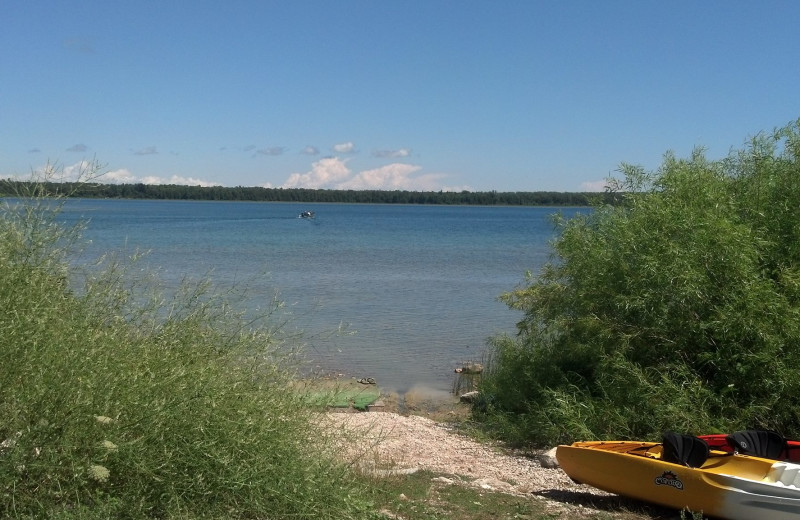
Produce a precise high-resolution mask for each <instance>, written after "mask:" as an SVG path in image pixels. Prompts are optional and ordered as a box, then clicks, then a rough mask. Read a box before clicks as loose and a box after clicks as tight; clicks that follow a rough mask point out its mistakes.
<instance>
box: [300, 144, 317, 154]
mask: <svg viewBox="0 0 800 520" xmlns="http://www.w3.org/2000/svg"><path fill="white" fill-rule="evenodd" d="M300 153H302V154H304V155H319V148H317V147H316V146H311V145H309V146H306V147H305V148H303V149H302V150H301V151H300Z"/></svg>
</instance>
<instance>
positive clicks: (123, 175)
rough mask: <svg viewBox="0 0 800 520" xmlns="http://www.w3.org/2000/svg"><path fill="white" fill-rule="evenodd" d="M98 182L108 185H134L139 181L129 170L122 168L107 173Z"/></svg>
mask: <svg viewBox="0 0 800 520" xmlns="http://www.w3.org/2000/svg"><path fill="white" fill-rule="evenodd" d="M100 181H101V182H105V183H108V184H134V183H137V182H139V179H138V178H137V177H136V176H135V175H134V174H132V173H131V172H130V170H127V169H125V168H122V169H119V170H113V171H110V172H107V173H106V174H105V175H103V177H102V178H101V179H100Z"/></svg>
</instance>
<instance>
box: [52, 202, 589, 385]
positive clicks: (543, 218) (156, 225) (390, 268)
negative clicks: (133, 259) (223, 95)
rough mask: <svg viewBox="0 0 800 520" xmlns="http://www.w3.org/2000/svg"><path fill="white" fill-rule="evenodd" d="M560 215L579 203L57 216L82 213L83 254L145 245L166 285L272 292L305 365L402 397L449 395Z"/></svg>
mask: <svg viewBox="0 0 800 520" xmlns="http://www.w3.org/2000/svg"><path fill="white" fill-rule="evenodd" d="M304 209H312V210H313V211H315V212H316V217H315V218H314V219H313V220H309V219H301V218H298V215H299V213H300V212H301V211H302V210H304ZM556 211H560V212H562V213H564V214H565V215H567V216H569V215H571V214H574V213H575V212H576V211H578V210H576V209H560V210H556V209H553V208H530V207H477V206H454V207H450V206H405V205H404V206H396V205H355V204H288V203H249V202H196V201H140V200H136V201H128V200H70V201H69V202H68V204H67V205H66V207H65V211H64V214H63V216H64V218H66V219H67V220H70V221H72V220H75V219H79V218H85V219H89V225H88V228H87V229H86V231H85V233H84V237H85V238H86V239H88V240H90V241H91V244H90V246H89V247H88V249H87V251H86V254H85V257H92V256H99V255H100V254H102V253H104V252H109V251H118V250H125V251H128V252H131V251H133V250H135V249H140V250H148V251H150V254H149V255H148V257H147V259H146V262H147V263H148V264H149V265H150V266H151V267H154V268H157V269H158V272H159V275H160V276H161V278H162V279H163V280H164V281H165V282H166V283H167V284H176V283H177V282H178V281H179V280H181V279H182V278H184V277H186V276H187V275H188V276H190V277H192V276H203V275H206V274H208V275H210V277H211V278H212V280H213V281H214V282H215V283H218V284H220V285H223V286H224V285H227V284H230V283H232V282H235V283H240V284H242V283H244V284H246V285H247V289H248V293H249V296H248V299H247V300H246V301H245V304H246V305H247V306H249V307H252V309H256V308H267V307H269V305H270V302H271V301H272V299H273V297H274V295H275V293H276V292H277V293H278V297H279V298H280V300H281V301H283V302H284V303H285V307H284V309H283V310H282V312H283V313H284V314H283V316H282V317H281V318H288V326H287V328H286V330H287V331H292V330H298V331H302V335H301V336H300V337H299V338H298V339H297V341H299V342H300V343H302V344H303V345H304V349H305V353H306V356H307V357H308V367H310V368H313V369H315V370H318V371H320V372H324V373H341V374H344V375H346V376H355V377H358V378H361V377H374V378H375V379H376V380H377V381H378V383H379V385H380V386H381V388H382V389H385V390H395V391H398V392H401V393H402V392H406V391H408V390H409V389H412V388H422V389H426V390H429V391H434V392H436V391H442V392H446V391H448V390H449V389H450V388H451V386H452V383H453V377H454V374H453V369H454V368H455V367H456V366H457V365H458V364H460V363H462V362H464V361H467V360H476V361H480V360H481V357H482V355H483V352H484V350H485V345H486V338H488V337H489V336H492V335H494V334H497V333H499V332H510V333H513V332H514V331H515V323H516V322H517V321H518V320H519V319H520V318H521V315H520V314H519V313H518V312H516V311H512V310H510V309H508V307H506V306H505V305H503V304H502V303H500V302H498V301H497V297H498V296H499V295H500V294H501V293H503V292H505V291H509V290H511V289H513V288H514V287H516V286H517V285H518V284H520V283H521V282H522V280H523V278H524V274H525V272H526V271H527V270H530V271H533V272H536V271H538V269H539V267H540V266H541V265H542V264H543V263H544V262H545V261H546V260H547V259H548V258H549V255H550V253H551V249H550V244H549V242H550V240H551V239H552V238H553V236H554V230H553V226H552V223H551V220H550V216H551V215H552V214H553V213H554V212H556ZM276 319H278V317H276ZM338 329H342V331H343V333H334V332H335V331H336V330H338Z"/></svg>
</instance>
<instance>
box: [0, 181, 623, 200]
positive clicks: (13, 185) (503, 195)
mask: <svg viewBox="0 0 800 520" xmlns="http://www.w3.org/2000/svg"><path fill="white" fill-rule="evenodd" d="M30 187H31V183H30V182H29V181H15V180H0V196H16V195H19V194H21V193H28V192H29V191H30ZM39 188H40V189H41V190H42V191H43V193H41V195H44V196H50V195H67V196H69V197H75V198H103V199H165V200H228V201H256V202H343V203H370V204H446V205H457V204H464V205H481V206H589V205H592V204H596V203H598V202H612V201H613V199H612V197H614V194H611V193H589V192H555V191H513V192H498V191H482V192H481V191H475V192H473V191H461V192H449V191H406V190H396V191H385V190H322V189H307V188H261V187H243V186H237V187H222V186H208V187H205V186H183V185H176V184H142V183H138V184H99V183H88V182H72V183H70V182H57V183H56V182H45V183H43V184H41V185H40V186H39Z"/></svg>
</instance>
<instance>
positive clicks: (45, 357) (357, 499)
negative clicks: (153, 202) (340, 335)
mask: <svg viewBox="0 0 800 520" xmlns="http://www.w3.org/2000/svg"><path fill="white" fill-rule="evenodd" d="M58 206H59V205H58V202H57V201H52V200H42V199H32V200H20V201H10V202H8V203H7V204H6V205H5V208H4V210H3V212H2V216H0V367H2V369H1V370H0V442H1V443H2V444H0V517H3V518H46V517H51V518H111V517H113V518H215V519H218V518H287V517H291V518H337V519H338V518H359V517H362V518H363V517H368V516H369V513H368V510H369V506H370V504H369V503H368V501H367V500H366V499H365V498H363V497H366V496H367V494H366V491H365V489H363V488H362V487H361V486H363V484H360V483H358V481H357V480H354V479H353V477H352V474H351V473H350V472H349V470H348V469H347V468H346V467H344V466H343V465H341V464H340V463H337V462H336V461H335V460H334V458H333V457H332V455H331V453H330V450H329V449H328V448H326V446H324V444H323V443H322V441H319V442H318V439H319V438H320V437H321V436H320V435H318V434H317V432H315V429H314V426H313V423H314V422H313V420H312V417H311V416H310V412H309V411H307V410H306V408H305V407H304V406H303V405H302V403H301V402H300V401H299V398H298V397H296V396H295V395H294V393H292V392H290V391H288V390H287V380H288V377H289V375H290V369H291V362H290V361H287V360H286V359H285V355H284V354H282V350H281V349H280V348H279V347H280V345H279V344H278V342H277V341H276V338H275V337H274V336H273V335H272V334H271V333H270V332H269V328H268V327H264V328H259V327H256V328H254V327H251V326H245V324H244V322H243V319H242V316H241V315H240V314H239V313H237V312H234V311H233V310H232V309H233V308H232V307H231V305H230V304H229V303H228V302H227V301H225V299H224V298H223V297H222V296H221V295H219V294H216V293H214V292H213V291H211V290H210V289H209V287H208V284H207V283H201V284H197V285H191V284H187V285H186V286H185V287H184V288H183V289H184V290H183V291H182V292H180V293H179V294H178V295H177V296H176V297H175V298H173V299H171V300H168V301H166V302H165V301H164V300H163V299H161V297H160V296H158V293H157V292H154V293H149V292H147V291H140V290H138V289H137V288H141V286H140V285H139V284H140V282H141V280H140V279H136V278H131V273H130V272H128V271H126V270H125V268H124V266H123V265H122V264H120V263H115V262H110V263H109V264H108V266H107V267H106V268H104V269H101V270H99V271H92V270H89V271H87V272H86V273H84V280H85V284H83V285H84V287H81V288H75V287H73V285H74V284H72V285H71V284H70V282H69V280H70V279H69V277H68V276H69V274H70V272H69V269H68V268H67V265H68V264H67V256H68V255H69V254H70V252H71V251H72V250H71V249H70V244H75V243H76V242H75V237H76V234H75V231H76V230H70V229H65V228H63V227H61V226H59V225H58V224H57V219H56V215H57V212H58ZM147 295H149V296H151V297H145V296H147Z"/></svg>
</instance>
